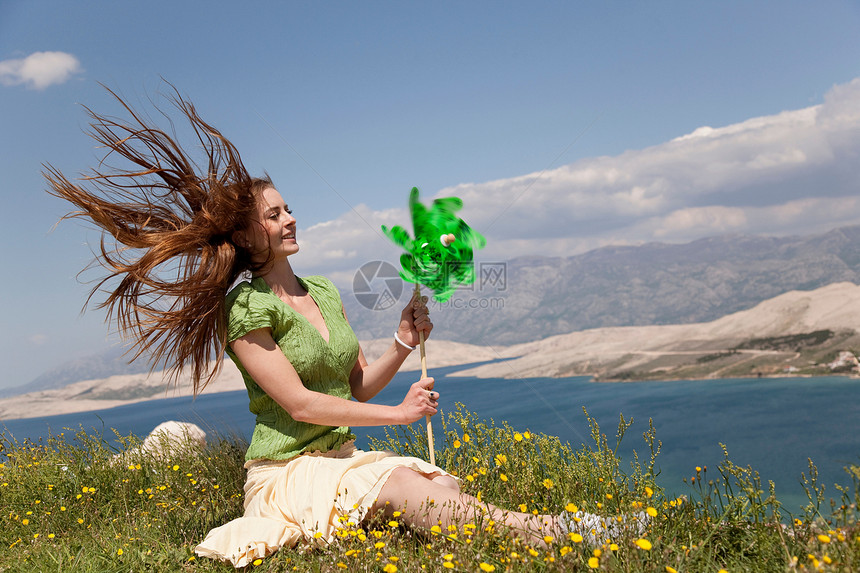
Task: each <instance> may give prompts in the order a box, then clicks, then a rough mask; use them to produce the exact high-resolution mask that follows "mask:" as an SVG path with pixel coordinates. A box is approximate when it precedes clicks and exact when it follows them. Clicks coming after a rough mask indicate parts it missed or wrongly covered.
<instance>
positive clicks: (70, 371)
mask: <svg viewBox="0 0 860 573" xmlns="http://www.w3.org/2000/svg"><path fill="white" fill-rule="evenodd" d="M126 350H127V349H126V348H123V347H121V346H112V347H111V348H108V349H107V350H105V351H103V352H99V353H96V354H91V355H88V356H82V357H80V358H76V359H74V360H71V361H69V362H66V363H64V364H61V365H60V366H57V367H56V368H52V369H51V370H48V371H47V372H45V373H44V374H41V375H40V376H38V377H37V378H35V379H33V380H32V381H30V382H29V383H27V384H23V385H21V386H13V387H11V388H2V389H0V398H3V397H6V396H17V395H19V394H23V393H25V392H35V391H41V390H52V389H56V388H63V387H65V386H68V385H69V384H72V383H74V382H79V381H81V380H91V379H94V378H106V377H108V376H113V375H118V374H142V373H146V372H149V364H148V363H147V361H146V360H143V359H141V360H135V361H134V362H131V363H129V361H128V359H129V358H130V356H129V355H127V354H126Z"/></svg>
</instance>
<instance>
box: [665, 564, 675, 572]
mask: <svg viewBox="0 0 860 573" xmlns="http://www.w3.org/2000/svg"><path fill="white" fill-rule="evenodd" d="M666 573H678V570H677V569H675V568H674V567H669V566H668V565H666Z"/></svg>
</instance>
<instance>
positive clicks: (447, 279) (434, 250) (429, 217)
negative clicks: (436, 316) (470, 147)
mask: <svg viewBox="0 0 860 573" xmlns="http://www.w3.org/2000/svg"><path fill="white" fill-rule="evenodd" d="M418 193H419V192H418V188H417V187H413V188H412V192H411V193H410V194H409V211H410V212H411V214H412V228H413V229H414V231H415V238H410V236H409V233H408V232H407V231H406V229H404V228H403V227H401V226H399V225H397V226H394V227H392V228H390V229H389V228H388V227H386V226H384V225H383V226H382V232H383V233H385V235H386V236H387V237H388V238H389V239H391V240H392V241H394V243H395V244H396V245H399V246H400V247H403V249H405V250H406V252H405V253H403V254H402V255H400V267H401V270H400V276H401V277H402V278H403V280H405V281H408V282H411V283H415V284H416V285H424V286H425V287H427V288H428V289H430V290H431V291H433V298H434V299H435V300H436V301H438V302H445V301H446V300H448V299H449V298H451V295H452V294H454V291H455V290H457V287H459V286H460V285H467V284H471V283H473V282H475V265H474V264H473V260H472V257H473V253H474V251H475V250H476V249H480V248H482V247H483V246H484V245H485V244H486V242H487V241H486V239H484V237H483V236H481V235H480V234H479V233H477V232H475V231H473V230H472V229H470V228H469V226H468V225H467V224H466V223H465V221H463V219H461V218H459V217H458V216H457V215H456V213H457V211H459V210H460V209H462V208H463V201H462V200H460V199H459V198H457V197H445V198H443V199H436V200H435V201H433V205H432V206H431V207H430V209H428V208H427V207H425V206H424V205H423V204H422V203H421V201H420V200H419V199H418Z"/></svg>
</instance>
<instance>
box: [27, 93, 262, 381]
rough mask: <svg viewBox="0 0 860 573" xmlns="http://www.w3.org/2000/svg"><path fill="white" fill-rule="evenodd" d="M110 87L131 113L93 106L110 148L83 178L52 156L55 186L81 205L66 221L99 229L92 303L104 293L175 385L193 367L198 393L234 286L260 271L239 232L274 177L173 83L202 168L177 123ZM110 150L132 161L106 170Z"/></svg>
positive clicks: (113, 314)
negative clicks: (260, 170)
mask: <svg viewBox="0 0 860 573" xmlns="http://www.w3.org/2000/svg"><path fill="white" fill-rule="evenodd" d="M171 88H173V86H171ZM108 92H110V94H111V95H113V96H114V97H115V98H116V99H117V100H118V101H119V103H120V104H121V105H122V107H123V108H124V109H125V111H126V112H127V113H128V115H129V117H128V119H127V120H123V119H119V118H114V117H109V116H106V115H101V114H98V113H96V112H94V111H92V110H91V109H90V108H88V107H85V109H86V111H87V113H88V115H89V117H90V119H91V122H90V128H91V129H90V130H88V131H87V134H88V135H89V136H91V137H92V138H93V139H95V140H96V142H97V143H99V144H100V145H101V146H104V148H105V149H106V151H105V152H104V156H103V158H102V160H101V161H100V162H99V163H98V167H96V168H94V169H92V170H91V171H90V172H89V173H87V174H85V175H84V176H83V178H82V179H81V184H75V183H72V182H70V181H69V180H68V179H67V178H66V177H65V176H64V175H63V174H62V173H61V172H60V171H59V170H57V169H56V168H54V167H52V166H50V165H45V171H44V173H43V174H44V176H45V178H46V179H47V181H48V184H49V186H50V187H49V189H48V193H50V194H52V195H54V196H56V197H60V198H62V199H65V200H67V201H69V202H71V203H72V204H73V205H74V206H75V207H76V208H77V210H75V211H72V212H70V213H68V214H67V215H66V216H65V217H63V219H67V218H85V219H88V220H90V221H92V222H93V223H95V225H96V226H97V227H98V228H100V229H101V230H102V238H101V243H100V247H99V249H98V251H97V252H96V253H95V255H96V262H98V263H99V264H100V265H101V266H102V267H103V268H104V269H105V270H106V271H107V273H106V274H105V275H103V276H102V277H101V278H100V279H99V280H97V281H96V284H95V286H94V287H93V288H92V290H91V291H90V295H89V297H88V298H87V304H89V302H90V301H91V300H92V298H93V297H94V296H95V295H96V293H97V292H100V291H101V292H104V293H106V294H107V296H106V298H105V299H104V300H103V301H102V302H100V303H99V305H98V307H99V308H106V309H107V313H108V319H109V320H111V321H115V322H116V325H117V328H118V329H119V331H120V333H121V334H122V335H123V336H124V337H125V338H129V339H131V341H132V342H133V345H132V350H131V351H130V352H131V353H132V354H133V355H132V358H131V359H132V360H134V359H137V358H139V357H140V356H141V355H148V357H149V360H150V364H151V367H152V369H155V368H156V367H157V366H158V365H163V366H165V367H166V368H167V370H168V374H169V379H170V380H171V381H174V382H175V381H177V380H178V378H179V375H180V374H181V373H182V371H183V370H184V369H185V368H188V367H190V371H191V378H192V380H193V384H194V393H195V395H196V394H197V393H198V392H200V391H201V390H203V388H204V387H205V386H206V384H208V383H209V382H210V381H211V380H212V378H214V377H215V375H216V374H217V373H218V371H219V370H220V367H221V363H222V361H223V356H224V350H225V346H226V329H227V323H226V313H225V300H224V297H225V295H226V293H227V289H228V288H229V287H230V286H231V285H232V284H233V283H234V282H235V281H236V279H237V278H238V277H239V276H240V275H241V274H242V273H243V272H245V271H249V270H250V271H257V270H259V265H255V264H254V263H253V262H252V257H251V255H252V253H250V252H248V251H247V250H246V249H244V248H242V246H241V245H237V244H236V243H234V241H233V235H234V233H236V232H237V231H242V230H244V229H245V228H247V226H248V224H249V220H250V219H251V217H252V216H253V214H254V213H255V210H256V196H257V194H258V193H259V192H261V191H263V190H264V189H265V188H266V187H271V186H273V185H272V182H271V180H270V179H269V178H268V176H266V177H263V178H252V177H250V176H249V175H248V173H247V171H246V170H245V167H244V165H243V164H242V160H241V158H240V157H239V153H238V151H237V150H236V148H235V147H234V146H233V144H231V143H230V142H229V141H228V140H227V139H226V138H225V137H224V136H223V135H222V134H221V132H220V131H218V130H217V129H215V128H214V127H212V126H211V125H210V124H208V123H206V122H205V121H203V120H202V119H201V118H200V116H199V115H197V111H196V110H195V108H194V106H193V105H192V104H191V102H189V101H188V100H187V99H183V97H182V96H181V95H180V94H179V93H178V91H177V90H176V89H175V88H173V93H172V94H170V95H169V96H168V101H169V102H170V103H171V104H172V106H173V107H175V108H176V109H177V110H178V111H179V112H180V114H181V115H182V116H183V117H184V119H186V120H187V122H188V123H189V124H190V126H191V128H192V132H193V134H194V136H195V137H196V142H195V144H194V145H195V147H196V146H199V147H201V148H202V154H203V156H204V161H205V165H204V166H203V167H202V168H201V167H200V166H199V165H198V164H197V163H195V161H194V160H193V159H192V158H191V157H189V155H188V154H187V153H186V152H185V151H183V149H182V147H180V145H179V144H178V143H177V142H176V141H174V139H176V138H177V136H176V135H175V132H174V133H173V135H172V136H171V134H169V133H168V132H166V131H164V130H162V129H159V128H158V127H156V126H155V125H153V124H151V123H150V122H149V121H148V120H146V119H144V117H143V116H142V115H141V114H139V113H138V112H136V111H135V110H134V109H132V108H131V107H130V106H129V105H128V104H127V103H126V102H125V101H123V99H122V98H121V97H120V96H119V95H117V94H116V93H115V92H113V91H112V90H110V89H108ZM156 110H157V111H158V112H159V113H162V115H165V117H167V118H168V120H169V116H168V115H167V114H164V113H163V112H162V110H161V109H159V108H158V107H157V106H156ZM172 125H173V124H172V123H171V127H172ZM112 156H118V157H119V158H120V159H124V160H127V161H128V162H130V163H131V168H130V169H122V168H118V167H108V166H107V164H106V162H107V160H108V159H113V157H112ZM117 280H118V283H117V284H114V283H115V281H117ZM109 283H110V284H109ZM213 360H214V362H213Z"/></svg>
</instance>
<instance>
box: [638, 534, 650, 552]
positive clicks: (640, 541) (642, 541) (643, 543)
mask: <svg viewBox="0 0 860 573" xmlns="http://www.w3.org/2000/svg"><path fill="white" fill-rule="evenodd" d="M636 545H637V546H639V548H640V549H644V550H645V551H651V542H650V541H648V540H647V539H645V538H644V537H643V538H641V539H637V540H636Z"/></svg>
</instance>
